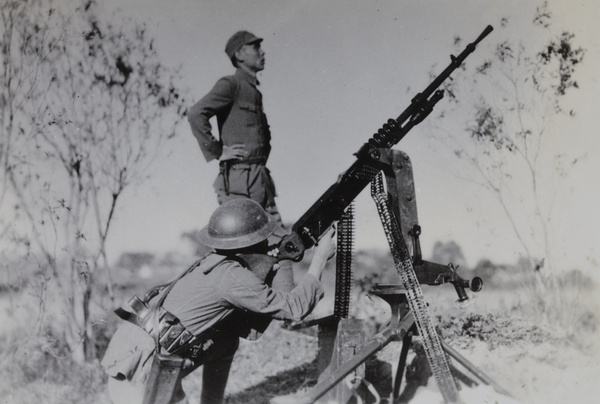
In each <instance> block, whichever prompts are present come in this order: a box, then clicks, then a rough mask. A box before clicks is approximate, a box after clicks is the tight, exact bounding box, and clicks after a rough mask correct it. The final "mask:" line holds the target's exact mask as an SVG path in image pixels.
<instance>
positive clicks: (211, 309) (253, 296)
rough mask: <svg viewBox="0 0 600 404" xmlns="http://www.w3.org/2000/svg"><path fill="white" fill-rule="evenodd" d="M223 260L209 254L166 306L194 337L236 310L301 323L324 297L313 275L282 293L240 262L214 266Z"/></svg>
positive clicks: (172, 292)
mask: <svg viewBox="0 0 600 404" xmlns="http://www.w3.org/2000/svg"><path fill="white" fill-rule="evenodd" d="M222 259H223V257H222V256H219V255H216V254H213V255H209V256H208V257H207V258H206V259H204V260H203V261H202V263H201V264H200V266H199V267H197V268H196V269H194V270H193V271H192V272H190V273H189V274H187V275H185V276H184V277H183V278H181V279H180V280H179V281H178V282H177V283H176V284H175V286H173V288H172V289H171V291H170V292H169V294H168V295H167V297H166V299H165V301H164V303H163V307H164V308H165V309H166V310H168V311H169V312H171V313H173V314H174V315H175V316H177V317H178V318H179V320H180V321H181V323H182V324H183V325H184V326H185V327H186V328H187V329H188V330H189V331H191V332H192V333H193V334H196V335H197V334H199V333H201V332H203V331H205V330H208V329H209V328H211V327H213V326H215V325H216V324H217V323H219V322H220V321H221V320H223V319H224V318H225V317H227V316H228V315H229V314H231V313H232V311H233V310H234V309H241V310H247V311H250V312H254V313H261V314H265V315H267V316H269V317H271V318H274V319H280V320H301V319H303V318H304V317H306V316H307V315H308V314H309V313H310V312H311V311H312V309H313V308H314V307H315V305H316V304H317V302H318V301H319V300H320V299H321V298H322V297H323V288H322V286H321V283H320V282H319V280H318V279H316V278H315V277H313V276H311V275H305V276H304V278H303V279H302V281H301V282H300V283H299V284H298V286H296V287H295V288H294V289H293V290H292V291H290V292H282V291H278V290H276V289H272V288H270V287H269V286H267V285H266V284H265V283H264V282H263V281H261V280H260V279H259V278H258V277H257V276H256V275H254V273H253V272H252V271H250V270H248V269H246V268H244V267H243V266H242V265H241V264H239V263H238V262H236V261H230V260H226V261H224V262H223V263H221V264H219V265H217V266H216V267H214V265H215V263H216V262H218V261H219V260H222ZM212 267H214V268H212ZM211 268H212V269H211Z"/></svg>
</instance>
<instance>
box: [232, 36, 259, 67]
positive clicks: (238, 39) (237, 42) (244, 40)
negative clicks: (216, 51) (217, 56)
mask: <svg viewBox="0 0 600 404" xmlns="http://www.w3.org/2000/svg"><path fill="white" fill-rule="evenodd" d="M254 42H262V38H259V37H257V36H256V35H254V34H252V33H250V32H248V31H238V32H236V33H235V34H233V36H232V37H231V38H229V41H227V45H225V53H226V54H227V56H229V59H231V60H232V61H233V56H234V55H235V52H237V51H239V50H240V48H241V47H242V46H244V45H247V44H249V43H254Z"/></svg>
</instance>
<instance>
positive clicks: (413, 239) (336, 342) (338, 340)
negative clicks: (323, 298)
mask: <svg viewBox="0 0 600 404" xmlns="http://www.w3.org/2000/svg"><path fill="white" fill-rule="evenodd" d="M375 151H376V152H375V153H371V154H370V158H371V159H372V161H370V162H369V163H370V164H371V165H372V166H373V167H377V168H379V169H380V170H381V171H382V172H383V173H384V174H385V177H386V184H387V194H384V192H383V185H382V183H383V181H382V179H381V176H379V177H377V178H376V179H375V180H373V183H372V194H373V198H374V199H375V201H376V204H377V205H378V210H379V212H380V216H381V218H382V224H383V226H384V231H385V232H386V236H387V237H388V242H389V243H390V249H391V252H392V256H393V257H394V261H395V264H396V268H397V270H398V272H399V273H400V275H401V278H402V285H375V286H374V287H373V289H372V290H371V292H370V293H371V294H373V295H375V296H378V297H380V298H381V299H383V300H384V301H386V302H387V303H388V304H389V305H390V308H391V317H390V319H389V320H388V322H387V323H386V324H385V325H384V326H383V327H381V329H380V330H379V331H378V332H377V334H375V335H374V336H373V337H372V338H370V339H369V340H368V341H364V340H362V338H361V335H360V330H357V329H356V328H354V329H352V326H350V327H345V326H344V323H343V322H342V319H341V318H342V317H344V313H345V314H346V316H347V307H346V308H345V310H344V308H342V309H340V308H339V307H336V308H335V309H334V312H335V315H333V316H330V317H326V318H323V319H318V320H313V321H312V322H308V323H304V326H310V325H315V324H318V325H319V345H320V348H321V349H320V351H319V356H318V367H319V372H320V377H319V381H318V383H317V384H316V385H315V386H314V387H313V388H312V389H311V390H310V391H309V392H308V394H306V395H305V396H303V397H302V400H301V402H303V403H314V402H317V401H318V400H319V399H321V398H322V397H323V396H325V395H326V394H327V393H328V392H330V390H331V389H333V388H334V387H335V386H338V388H337V389H336V390H337V391H336V392H335V394H334V396H335V398H334V399H335V400H336V402H338V403H346V402H348V401H349V399H350V398H351V397H352V396H354V397H356V400H355V401H356V402H359V403H360V402H362V399H361V397H360V395H359V394H358V392H357V387H358V384H360V381H361V380H363V379H361V378H357V380H358V381H359V383H353V382H351V381H350V382H348V383H347V386H344V385H341V384H340V382H341V381H342V380H344V379H345V378H346V377H347V376H348V375H349V374H350V373H352V372H356V371H357V369H358V368H359V367H360V366H361V365H362V364H363V363H365V362H366V361H367V360H368V359H369V358H372V357H373V356H374V355H375V354H376V353H377V352H379V351H381V350H382V349H383V348H385V347H386V346H387V345H388V344H389V343H391V342H393V341H402V350H401V352H400V356H399V360H398V368H397V371H396V376H395V378H394V381H393V392H392V400H393V402H397V400H398V399H399V397H400V387H401V381H402V378H403V375H404V371H405V368H406V363H407V357H408V351H409V349H410V347H411V346H412V345H413V341H412V337H413V335H419V336H420V337H421V339H422V341H423V345H424V349H425V353H426V355H427V361H428V364H429V366H430V368H431V371H432V373H433V375H434V376H435V378H436V381H437V384H438V387H440V392H441V393H442V396H443V398H444V400H445V401H446V402H449V403H454V402H458V401H459V398H458V391H457V387H456V382H455V379H454V377H455V376H454V375H456V377H459V378H460V379H461V380H463V381H465V383H467V384H468V385H474V384H478V383H477V382H476V381H475V380H473V379H471V378H469V377H468V376H467V375H465V374H464V373H461V372H460V371H459V370H458V369H457V368H455V367H453V366H451V364H450V362H449V361H448V357H451V358H453V359H454V360H456V361H457V362H459V363H460V364H461V365H462V366H463V367H464V368H466V369H467V370H468V371H469V372H470V373H471V374H472V375H473V376H475V377H476V378H478V379H479V380H480V381H481V382H483V383H484V384H487V385H491V386H493V387H494V388H495V389H496V391H497V392H499V393H501V394H505V395H509V394H508V393H507V392H506V391H505V390H504V389H502V388H501V387H500V386H498V385H497V384H496V383H494V382H493V381H492V380H491V379H490V378H489V377H488V376H487V375H485V374H484V373H482V372H481V371H479V370H478V369H477V368H476V367H475V366H474V365H473V364H471V363H470V362H469V361H468V360H466V359H465V358H464V357H462V356H461V355H460V354H459V353H458V352H456V351H455V350H453V349H452V348H451V347H450V346H448V345H447V344H446V343H444V342H443V341H441V339H440V338H439V337H438V335H437V333H436V332H435V329H434V328H433V326H432V324H431V321H430V318H429V315H428V314H427V310H426V307H425V306H426V304H425V303H424V302H423V300H422V296H421V295H420V284H427V285H441V284H444V283H452V284H453V285H454V287H455V290H456V292H457V294H458V297H459V299H458V301H459V302H464V301H466V300H468V296H467V294H466V292H465V288H470V289H471V290H472V291H474V292H477V291H479V290H481V288H482V281H481V279H479V278H477V277H476V278H473V280H471V281H468V280H465V279H463V278H461V277H460V276H459V275H458V274H457V272H456V269H455V267H454V266H453V265H451V264H449V265H440V264H436V263H432V262H428V261H424V260H423V259H422V257H421V249H420V242H419V235H420V233H421V230H420V227H419V225H418V222H417V214H416V201H415V191H414V182H413V175H412V167H411V164H410V159H409V157H408V155H406V154H405V153H402V152H400V151H398V150H390V149H375ZM341 222H342V221H341ZM350 239H351V237H350ZM339 240H340V239H339V237H338V242H339ZM405 240H407V241H405ZM409 245H410V246H411V247H412V257H411V256H410V253H409V252H408V246H409ZM341 252H342V253H343V255H344V254H347V251H345V250H344V247H343V246H342V249H341ZM339 253H340V246H339V244H338V254H339ZM347 261H348V260H347V259H346V258H344V257H342V260H341V262H342V263H345V262H347ZM339 264H340V260H339V259H338V268H336V271H337V272H340V271H342V272H347V271H350V268H348V267H346V268H340V265H339ZM344 265H346V264H343V265H342V266H344ZM337 278H338V279H336V306H338V305H339V304H342V305H343V304H345V302H347V301H348V298H347V297H342V298H339V299H338V296H337V294H338V291H339V290H341V291H342V292H344V287H341V288H338V286H339V285H338V284H337V283H338V282H339V279H342V280H343V279H347V277H343V276H342V277H337ZM345 292H346V293H349V288H346V291H345ZM340 302H341V303H340ZM340 313H342V314H341V315H340ZM300 327H301V326H300ZM300 327H296V328H300ZM349 348H353V350H352V351H351V352H349ZM356 348H359V349H358V351H356ZM451 370H452V372H451ZM451 373H453V374H454V375H452V374H451ZM347 381H348V380H347ZM366 384H367V387H372V386H370V385H369V383H368V382H367V383H366ZM340 386H342V387H341V388H340ZM369 391H370V393H369V394H371V395H372V396H373V398H374V400H375V402H379V400H380V397H379V395H378V393H377V392H376V391H374V389H372V388H369ZM329 398H332V397H331V393H330V394H329ZM371 401H373V400H371Z"/></svg>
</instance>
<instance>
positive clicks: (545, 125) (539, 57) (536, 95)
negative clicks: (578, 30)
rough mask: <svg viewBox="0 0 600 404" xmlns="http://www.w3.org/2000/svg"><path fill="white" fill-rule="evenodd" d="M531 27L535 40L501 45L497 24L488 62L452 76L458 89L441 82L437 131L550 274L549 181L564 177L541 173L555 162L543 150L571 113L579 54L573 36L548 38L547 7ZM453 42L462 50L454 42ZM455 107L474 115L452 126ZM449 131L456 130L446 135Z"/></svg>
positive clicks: (505, 30) (505, 31)
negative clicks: (442, 105) (445, 104)
mask: <svg viewBox="0 0 600 404" xmlns="http://www.w3.org/2000/svg"><path fill="white" fill-rule="evenodd" d="M532 27H533V28H534V30H535V35H532V36H530V37H528V38H521V39H518V40H514V39H505V38H510V34H509V33H510V30H511V25H510V22H509V19H508V18H504V19H502V21H501V24H500V27H499V28H500V29H499V30H497V31H496V32H494V36H493V37H492V39H493V38H500V41H499V42H497V44H496V47H495V52H494V53H493V57H491V58H488V59H487V60H485V61H484V62H483V63H481V64H480V65H478V66H474V67H473V68H469V67H464V68H463V69H462V70H461V71H460V72H457V75H456V76H455V77H457V80H456V81H455V82H456V83H460V85H454V82H449V83H448V84H447V87H446V88H445V90H446V96H447V98H448V99H449V100H450V101H451V102H450V107H449V108H448V109H446V110H443V111H442V113H441V114H440V116H439V119H438V121H437V123H438V124H437V125H436V127H437V129H442V130H441V131H442V132H445V133H446V134H448V136H447V137H446V140H447V141H448V142H452V143H454V142H455V143H454V144H452V147H454V150H455V154H456V156H458V157H459V158H460V159H462V160H466V161H468V162H470V163H471V165H472V167H473V168H474V169H475V172H476V173H477V174H478V178H479V180H478V183H480V184H481V185H483V186H484V187H485V188H486V189H487V190H488V191H491V193H492V195H493V196H494V197H495V198H496V200H497V201H498V203H499V205H500V206H501V208H502V209H503V211H504V213H505V214H506V217H507V218H508V220H509V221H510V224H511V226H512V228H513V230H514V234H515V236H516V237H517V239H518V240H519V241H520V244H521V245H522V247H523V252H524V255H525V256H526V257H528V258H529V261H530V262H531V266H532V267H535V266H536V265H537V267H538V268H539V267H540V265H545V266H546V268H549V269H552V266H553V262H554V260H553V257H552V251H553V248H554V247H555V246H553V241H552V234H551V230H550V226H551V222H552V220H553V217H554V216H555V214H556V212H555V211H553V209H554V206H553V203H554V197H555V195H553V194H552V192H553V189H552V178H555V177H557V176H560V175H565V171H564V170H563V171H561V170H554V171H551V170H548V169H546V167H547V166H548V163H549V162H552V161H555V160H556V159H557V158H559V157H560V156H556V155H553V154H552V150H551V148H549V147H547V144H548V143H549V141H551V140H552V138H553V137H554V136H561V134H560V133H558V131H556V127H555V126H553V125H554V124H555V122H556V118H557V117H558V116H561V115H566V116H574V115H575V112H574V111H573V110H566V109H565V108H564V101H565V96H566V95H567V93H569V92H570V91H571V90H574V89H577V88H578V83H577V81H576V80H575V73H576V69H577V68H578V67H579V65H580V63H581V62H582V60H583V56H584V53H585V52H584V50H583V49H581V48H579V47H576V46H575V44H574V40H575V38H574V34H572V33H570V32H567V31H565V32H562V33H561V34H560V35H558V36H556V35H555V34H554V32H555V31H554V28H553V27H552V26H551V12H550V11H549V9H548V6H547V4H546V3H543V5H542V6H540V7H538V8H537V9H536V12H535V15H534V17H533V19H532ZM498 31H499V32H498ZM455 42H456V44H457V45H460V42H461V40H460V38H456V40H455ZM459 76H460V77H459ZM468 83H472V84H473V85H472V86H469V85H468ZM459 109H460V110H462V111H465V110H466V111H470V112H468V113H467V114H468V115H469V114H472V115H469V116H468V119H467V121H466V122H465V121H462V120H460V121H459V124H458V125H453V124H452V123H450V120H456V117H457V116H460V114H457V113H456V111H458V110H459ZM460 125H464V126H463V127H462V128H458V129H456V126H460ZM448 128H455V129H452V130H451V132H452V133H450V131H448ZM457 132H458V133H460V132H462V133H467V134H469V135H470V137H469V138H464V137H461V136H459V135H457ZM457 139H460V140H457ZM555 167H556V166H555ZM540 255H541V256H540Z"/></svg>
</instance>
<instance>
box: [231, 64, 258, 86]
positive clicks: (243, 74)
mask: <svg viewBox="0 0 600 404" xmlns="http://www.w3.org/2000/svg"><path fill="white" fill-rule="evenodd" d="M235 75H236V76H237V77H239V78H241V79H243V80H246V81H247V82H248V83H250V84H252V85H253V86H255V87H256V86H258V85H259V84H260V82H259V81H258V79H257V78H256V75H253V74H251V73H250V72H247V71H246V70H244V69H242V68H239V67H238V69H237V70H236V71H235Z"/></svg>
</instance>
